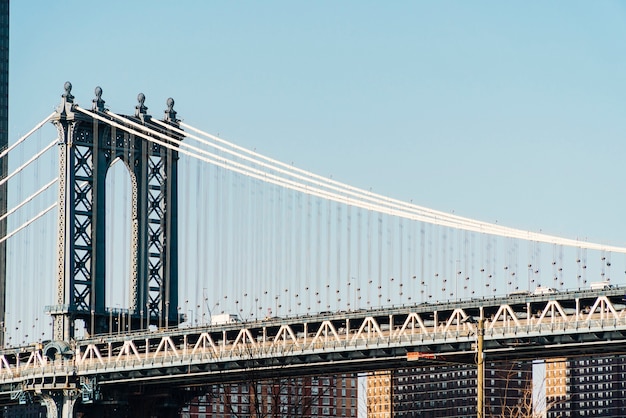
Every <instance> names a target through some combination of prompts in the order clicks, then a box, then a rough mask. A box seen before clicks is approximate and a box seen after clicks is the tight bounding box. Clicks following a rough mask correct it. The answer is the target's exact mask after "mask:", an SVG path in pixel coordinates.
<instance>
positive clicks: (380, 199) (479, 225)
mask: <svg viewBox="0 0 626 418" xmlns="http://www.w3.org/2000/svg"><path fill="white" fill-rule="evenodd" d="M107 114H108V115H111V116H114V117H116V118H118V119H120V120H122V121H124V122H127V123H129V124H130V125H133V126H136V127H138V128H140V129H142V130H145V131H149V132H151V133H153V134H156V135H158V136H160V137H162V138H163V139H166V140H168V141H170V142H175V143H178V144H179V146H182V147H187V148H191V149H193V150H195V151H198V152H201V153H202V154H205V155H208V156H210V157H212V158H216V159H219V160H224V161H228V162H230V163H231V164H234V165H238V166H241V167H245V170H254V169H253V168H252V167H248V166H245V165H241V164H240V163H238V162H235V161H233V160H228V159H225V158H224V157H219V156H216V155H215V154H212V153H209V152H208V151H206V150H202V149H200V148H197V147H194V146H191V145H188V144H187V143H185V142H181V141H178V140H176V139H172V138H171V137H169V136H167V135H164V134H162V133H160V132H156V131H154V130H152V129H150V128H148V127H146V126H145V125H141V124H138V123H136V122H133V121H130V120H128V119H127V118H124V117H122V116H119V115H115V114H114V113H113V112H110V111H107ZM152 122H155V123H158V124H159V125H161V126H164V127H166V128H167V129H171V130H174V131H176V132H178V133H180V134H182V135H184V136H186V137H187V138H194V139H197V140H198V141H200V142H201V143H204V144H207V145H209V146H211V147H214V148H217V149H220V150H222V151H225V152H227V153H229V154H231V155H235V156H238V157H239V158H242V159H244V160H248V161H251V162H254V163H255V164H257V165H260V166H262V167H268V168H270V169H271V170H273V171H277V172H282V173H285V174H288V175H289V176H290V177H294V178H299V179H302V180H305V181H308V182H310V183H313V184H314V185H317V186H320V187H323V188H328V189H330V190H335V191H339V192H341V193H346V194H350V195H355V196H356V197H357V198H361V199H362V197H361V195H364V194H365V195H366V198H367V200H371V201H374V203H375V204H377V205H383V206H382V207H383V208H387V207H390V208H391V209H400V210H401V211H406V210H408V211H409V212H408V213H410V214H412V215H416V216H417V217H416V216H403V215H401V214H399V213H397V212H396V213H389V212H388V211H385V210H381V209H379V208H380V206H376V208H375V209H372V208H371V207H370V209H371V210H376V211H380V212H382V213H388V214H391V215H393V216H401V217H405V218H408V219H413V220H419V221H422V222H427V223H430V224H435V225H440V226H448V227H452V228H460V229H464V230H470V231H474V232H480V233H490V234H494V235H499V236H504V237H510V238H513V237H515V238H521V239H528V238H527V237H526V236H525V235H520V234H519V233H520V232H521V233H523V234H526V233H527V232H528V231H522V230H518V229H514V228H508V227H504V226H501V225H495V224H489V223H485V222H480V221H475V220H473V219H469V218H463V217H460V216H456V215H448V214H446V213H444V212H438V211H433V210H431V209H427V208H422V207H420V206H417V205H412V204H407V203H405V202H401V201H397V200H393V199H389V198H385V197H384V196H381V195H376V194H374V193H371V192H367V191H364V190H361V189H358V188H354V187H351V186H348V185H344V184H343V183H340V182H337V181H333V180H328V179H325V178H323V177H321V176H318V175H315V174H313V173H309V172H307V171H304V170H300V169H297V168H293V167H291V166H288V165H287V164H284V163H280V162H277V161H276V163H278V164H280V165H282V166H284V167H287V168H288V169H289V170H297V171H298V172H302V173H306V174H308V175H309V177H310V176H313V177H315V178H318V179H321V181H322V182H323V183H321V182H320V181H313V180H312V179H309V178H306V177H302V176H299V175H296V174H294V173H292V172H289V170H287V171H286V170H282V169H280V168H277V167H272V166H269V165H268V164H266V163H263V162H261V161H259V160H254V159H252V158H250V157H246V156H243V155H241V154H238V153H235V152H233V151H230V150H226V149H224V148H222V147H218V146H216V145H215V144H212V143H209V142H207V141H205V140H202V139H200V138H198V137H196V136H194V135H190V134H189V133H187V132H185V131H183V130H180V129H178V128H176V127H174V126H172V125H169V124H166V123H164V122H161V121H158V120H156V119H152ZM185 126H189V125H185ZM193 129H194V130H195V128H193ZM196 131H197V130H196ZM211 137H213V136H211ZM215 138H217V137H215ZM220 141H221V142H222V143H226V144H229V143H228V142H227V141H224V140H221V139H220ZM233 146H234V144H233ZM237 148H241V147H237ZM248 153H252V152H251V151H248ZM254 154H256V153H254ZM258 155H260V154H258ZM263 158H265V159H266V160H271V159H269V158H267V157H263ZM271 161H275V160H271ZM226 168H227V167H226ZM227 169H229V168H227ZM230 170H232V168H230ZM255 171H258V170H255ZM260 173H262V174H263V175H265V176H268V175H269V174H268V173H266V172H260ZM242 174H244V175H248V176H250V174H245V173H242ZM262 180H264V181H267V179H262ZM285 181H287V180H285ZM328 183H331V184H336V185H339V186H341V188H338V187H333V186H330V185H328ZM281 186H282V187H288V186H285V185H284V184H282V185H281ZM304 187H309V186H308V185H304ZM290 188H291V187H290ZM304 193H307V194H311V193H309V192H308V191H306V190H305V191H304ZM331 199H332V200H334V201H337V202H339V203H345V204H348V205H349V204H351V203H348V202H347V201H346V200H345V199H346V198H345V197H344V196H343V195H342V196H339V199H337V198H331ZM397 202H401V203H402V204H401V205H398V203H397ZM352 205H354V206H358V207H361V208H367V207H366V206H364V205H363V204H359V203H352ZM424 212H426V214H424ZM403 213H404V212H403ZM430 216H434V218H432V217H430ZM446 222H447V223H446ZM507 232H508V233H507ZM513 234H516V235H513ZM539 235H545V234H538V236H539ZM545 236H546V237H550V238H557V239H560V238H559V237H552V236H550V235H545ZM535 241H541V242H549V243H554V240H553V239H552V240H546V239H535ZM570 241H571V243H570V244H564V245H570V246H577V247H578V246H579V245H578V243H579V242H580V241H578V240H570Z"/></svg>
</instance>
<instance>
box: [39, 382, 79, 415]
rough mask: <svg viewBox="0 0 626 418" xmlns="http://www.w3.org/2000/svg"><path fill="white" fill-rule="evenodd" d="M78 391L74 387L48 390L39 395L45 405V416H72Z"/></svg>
mask: <svg viewBox="0 0 626 418" xmlns="http://www.w3.org/2000/svg"><path fill="white" fill-rule="evenodd" d="M78 396H79V392H78V391H77V390H74V389H64V390H58V391H48V392H47V393H42V394H40V395H39V397H40V398H41V403H42V404H43V405H44V406H45V407H46V411H47V418H73V417H74V404H75V403H76V400H77V399H78Z"/></svg>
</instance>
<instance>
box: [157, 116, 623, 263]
mask: <svg viewBox="0 0 626 418" xmlns="http://www.w3.org/2000/svg"><path fill="white" fill-rule="evenodd" d="M154 122H157V123H158V124H160V125H163V126H167V127H170V128H172V127H171V125H167V124H165V123H164V122H161V121H154ZM181 126H183V127H185V128H187V129H190V130H192V131H194V132H197V133H199V134H201V135H204V136H206V137H208V138H211V139H212V140H214V141H217V142H219V143H222V144H225V145H228V146H230V147H232V148H235V149H237V150H240V151H243V152H246V153H248V154H250V155H253V156H255V157H259V158H262V159H264V160H267V161H269V162H271V163H273V164H277V165H280V166H282V167H285V168H286V169H287V170H293V171H296V172H299V173H302V174H304V175H306V176H309V177H312V178H316V179H319V180H321V181H324V182H326V183H330V184H334V185H338V186H340V187H343V188H344V189H346V190H345V192H346V193H349V194H352V195H356V196H359V195H364V196H366V197H367V198H368V199H370V200H382V201H383V202H385V203H388V204H389V205H392V206H395V207H400V208H403V209H404V208H406V209H408V210H415V211H418V213H421V212H425V213H426V214H427V215H425V216H429V215H430V216H433V217H434V218H433V221H429V220H427V221H426V222H428V223H432V224H436V225H440V223H439V222H437V221H439V220H440V219H441V218H443V219H448V220H451V222H455V221H458V222H459V223H458V224H456V225H458V226H453V227H455V228H456V227H458V228H461V229H467V228H466V227H465V225H474V226H476V227H478V228H480V230H479V231H478V232H482V233H493V234H494V235H499V236H504V237H509V238H519V239H524V240H531V241H539V242H546V243H551V244H557V242H554V239H558V240H559V241H560V243H562V245H567V246H574V247H579V248H588V249H591V247H587V246H585V245H583V244H582V243H584V241H580V240H572V239H567V238H561V237H556V236H552V235H548V234H541V233H534V232H531V231H524V230H520V229H516V228H510V227H505V226H501V225H496V224H491V223H488V222H482V221H478V220H474V219H470V218H465V217H462V216H458V215H451V214H447V213H445V212H440V211H436V210H433V209H429V208H426V207H423V206H419V205H414V204H412V203H407V202H403V201H401V200H397V199H392V198H389V197H386V196H382V195H379V194H376V193H372V192H370V191H367V190H363V189H359V188H356V187H353V186H350V185H346V184H343V183H340V182H338V181H336V180H332V179H327V178H325V177H322V176H319V175H317V174H314V173H311V172H308V171H306V170H302V169H299V168H297V167H293V166H290V165H289V164H285V163H283V162H280V161H277V160H274V159H271V158H269V157H266V156H264V155H262V154H259V153H256V152H254V151H250V150H248V149H246V148H243V147H240V146H238V145H235V144H233V143H230V142H229V141H226V140H224V139H221V138H219V137H217V136H214V135H211V134H209V133H207V132H203V131H201V130H199V129H196V128H194V127H193V126H191V125H188V124H186V123H183V122H181ZM173 130H174V131H175V132H177V133H180V134H183V135H185V136H187V137H189V138H193V139H196V140H199V141H200V142H201V143H203V144H206V145H209V146H212V147H215V148H217V149H220V150H223V151H225V152H227V153H230V154H231V155H236V156H238V157H240V158H244V159H248V160H250V158H249V157H245V156H242V155H241V154H237V153H235V152H233V151H230V150H226V149H224V148H222V147H218V146H217V145H215V144H212V143H210V142H208V141H205V140H201V139H199V138H197V137H196V136H194V135H190V134H189V133H188V132H186V131H183V130H180V129H177V128H175V127H174V128H173ZM253 161H255V160H253ZM255 162H256V163H258V164H260V165H262V166H263V165H264V164H263V163H261V162H258V161H255ZM273 169H275V170H276V171H281V172H282V170H280V169H278V168H273ZM294 176H295V175H294ZM296 177H298V176H296ZM327 187H330V186H327ZM396 205H397V206H396ZM494 228H495V229H494ZM470 230H472V231H474V232H477V230H476V229H470ZM499 231H502V232H499ZM562 240H567V243H564V242H563V241H562ZM592 245H595V247H594V248H593V249H598V250H609V248H613V251H615V252H626V249H622V247H614V246H604V245H602V244H592ZM617 249H621V251H619V250H617ZM609 251H610V250H609Z"/></svg>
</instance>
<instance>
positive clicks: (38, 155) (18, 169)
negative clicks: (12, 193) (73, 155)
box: [0, 138, 58, 186]
mask: <svg viewBox="0 0 626 418" xmlns="http://www.w3.org/2000/svg"><path fill="white" fill-rule="evenodd" d="M57 143H58V139H57V138H55V139H54V141H52V142H51V143H50V144H48V146H47V147H45V148H44V149H42V150H41V151H39V152H38V153H37V154H35V155H33V156H32V157H31V158H30V160H28V161H26V162H25V163H24V164H22V165H21V166H19V167H18V168H16V169H15V170H14V171H13V172H12V173H11V174H9V175H8V176H6V177H5V178H3V179H2V180H0V186H1V185H3V184H4V183H6V182H7V181H9V179H10V178H11V177H13V176H14V175H16V174H18V173H19V172H20V171H22V170H23V169H24V168H26V167H27V166H28V165H29V164H30V163H32V162H33V161H35V160H36V159H38V158H39V157H41V156H42V155H43V154H45V153H46V152H47V151H48V150H49V149H50V148H52V147H53V146H54V145H56V144H57Z"/></svg>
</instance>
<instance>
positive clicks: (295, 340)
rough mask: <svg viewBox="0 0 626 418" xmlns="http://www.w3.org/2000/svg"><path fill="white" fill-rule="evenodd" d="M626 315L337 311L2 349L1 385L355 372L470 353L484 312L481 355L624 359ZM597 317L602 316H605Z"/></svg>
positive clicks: (588, 302) (522, 307)
mask: <svg viewBox="0 0 626 418" xmlns="http://www.w3.org/2000/svg"><path fill="white" fill-rule="evenodd" d="M529 305H531V308H532V309H529ZM572 306H576V307H577V308H575V309H572V308H571V307H572ZM625 309H626V308H625V307H624V305H623V304H622V303H621V296H612V297H609V296H606V295H599V296H598V295H596V296H591V295H588V296H584V297H581V298H576V300H575V303H574V301H573V300H571V299H560V300H549V299H545V298H544V299H541V298H538V299H530V300H529V301H527V302H524V303H512V302H511V301H510V300H503V301H501V303H498V304H492V305H482V306H476V304H472V303H467V304H466V306H459V307H458V308H454V309H448V307H447V306H443V305H431V306H428V307H424V306H417V307H406V308H396V309H391V310H379V311H367V312H364V313H343V314H339V313H338V314H336V315H333V316H332V317H331V318H328V316H327V315H325V316H322V317H320V318H316V317H315V316H306V317H302V318H292V319H289V320H288V321H287V320H280V319H275V320H269V321H266V322H264V323H259V322H252V323H236V324H227V325H223V326H212V327H203V328H184V329H171V330H162V331H161V332H156V333H155V332H152V333H147V332H144V333H137V334H133V335H130V334H128V335H124V334H120V335H118V336H116V335H111V336H108V337H101V338H99V339H93V340H83V341H77V342H76V346H75V351H74V356H73V357H72V358H71V359H68V360H64V361H62V362H60V363H59V361H58V360H57V361H52V359H48V358H46V357H45V356H44V355H43V352H42V351H41V349H40V348H34V347H31V348H30V349H29V348H27V347H23V348H21V349H20V350H17V351H16V350H11V351H8V350H7V352H3V353H0V387H4V386H6V385H11V384H15V383H16V382H22V381H23V380H24V379H26V378H29V379H32V378H34V377H37V376H38V377H40V378H42V379H43V378H44V377H45V376H47V375H48V374H50V373H55V374H58V373H59V371H60V370H61V371H66V372H67V373H74V372H76V373H78V375H85V376H87V375H94V374H97V375H98V381H99V382H101V383H106V382H114V381H116V379H119V378H121V377H120V376H127V375H128V374H129V373H134V374H133V375H134V376H138V375H141V376H151V378H154V377H155V376H163V378H170V377H171V376H174V375H176V374H180V373H183V374H184V376H186V377H185V378H188V379H192V378H193V374H194V370H196V371H197V373H198V376H204V377H206V374H207V373H213V372H215V373H217V372H224V371H225V370H228V371H229V373H236V372H237V370H240V371H241V372H243V371H244V370H249V368H250V367H254V368H258V369H259V370H273V369H281V368H285V367H287V366H290V365H293V366H296V365H300V367H308V366H310V365H311V364H316V365H318V366H320V367H321V365H323V364H326V365H327V366H331V365H332V367H334V368H336V367H338V363H340V364H341V365H342V366H341V367H344V368H345V370H348V369H350V370H357V369H358V367H359V366H358V365H359V364H373V363H372V362H377V361H382V362H391V363H393V364H398V362H401V361H402V358H403V357H404V360H403V361H406V354H407V353H408V352H416V351H417V352H425V353H436V354H437V355H438V356H443V357H444V358H445V357H446V356H454V355H471V354H472V353H473V352H474V351H473V350H474V348H473V346H474V342H475V341H476V328H475V326H469V325H468V319H470V318H473V317H474V316H475V315H480V313H481V312H483V313H486V314H485V315H484V316H482V319H483V321H484V324H485V335H484V341H485V347H486V349H485V354H486V356H487V357H492V358H494V357H496V356H498V355H505V354H502V353H506V356H509V357H515V356H516V355H518V356H520V358H522V357H521V356H524V355H529V353H530V354H531V355H532V356H533V357H536V356H541V355H545V356H546V357H549V356H555V355H561V354H562V353H568V352H575V353H583V352H585V350H588V352H589V353H597V352H598V350H600V349H602V347H610V349H611V352H613V353H615V352H616V350H617V351H619V350H621V352H623V353H624V354H626V347H625V344H624V341H626V317H625V316H624V315H623V313H624V310H625ZM529 310H530V311H532V312H535V314H533V315H532V316H531V317H529V318H527V319H526V321H516V320H514V318H519V317H522V316H524V315H526V314H527V312H528V311H529ZM602 311H605V312H607V315H605V316H601V312H602ZM434 318H437V320H436V321H435V320H434ZM480 318H481V317H480V316H479V317H478V318H477V319H480ZM529 350H532V351H529ZM516 353H517V354H516ZM251 360H254V363H250V361H251ZM351 363H354V364H352V365H351ZM177 370H178V371H177ZM180 370H184V372H180ZM278 372H279V371H277V373H278ZM181 378H182V375H181ZM137 379H141V377H137ZM7 387H8V386H7Z"/></svg>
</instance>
